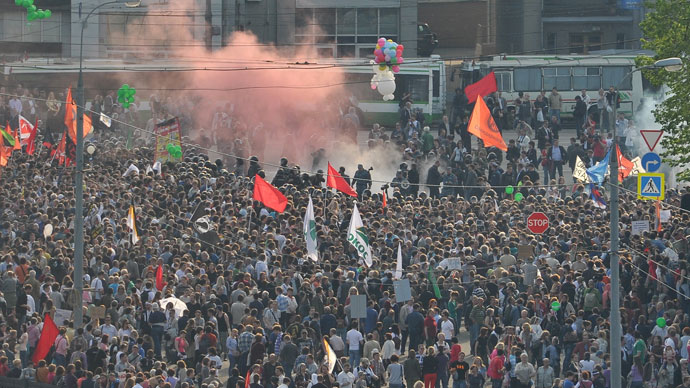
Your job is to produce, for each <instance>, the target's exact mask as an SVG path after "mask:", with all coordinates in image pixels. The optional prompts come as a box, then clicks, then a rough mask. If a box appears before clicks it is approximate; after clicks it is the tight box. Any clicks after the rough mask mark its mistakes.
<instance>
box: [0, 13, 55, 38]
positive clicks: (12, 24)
mask: <svg viewBox="0 0 690 388" xmlns="http://www.w3.org/2000/svg"><path fill="white" fill-rule="evenodd" d="M0 40H3V41H8V42H32V43H52V42H57V43H59V42H61V41H62V13H60V12H54V13H53V16H51V17H50V18H48V19H42V20H40V19H37V20H34V21H31V22H27V21H26V13H25V12H10V11H8V12H3V14H1V15H0Z"/></svg>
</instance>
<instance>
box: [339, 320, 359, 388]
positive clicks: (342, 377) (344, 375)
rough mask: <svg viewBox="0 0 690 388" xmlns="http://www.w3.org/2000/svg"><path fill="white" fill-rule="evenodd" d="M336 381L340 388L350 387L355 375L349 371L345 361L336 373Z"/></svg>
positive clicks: (348, 365)
mask: <svg viewBox="0 0 690 388" xmlns="http://www.w3.org/2000/svg"><path fill="white" fill-rule="evenodd" d="M353 330H354V329H353ZM337 381H338V385H339V386H340V388H352V384H353V383H354V382H355V375H354V374H352V372H350V364H348V363H345V365H343V371H342V372H340V373H338V378H337Z"/></svg>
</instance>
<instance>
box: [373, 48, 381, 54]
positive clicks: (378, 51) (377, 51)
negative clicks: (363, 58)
mask: <svg viewBox="0 0 690 388" xmlns="http://www.w3.org/2000/svg"><path fill="white" fill-rule="evenodd" d="M382 53H383V52H382V51H381V49H376V50H374V55H381V54H382Z"/></svg>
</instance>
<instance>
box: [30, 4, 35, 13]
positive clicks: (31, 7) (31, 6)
mask: <svg viewBox="0 0 690 388" xmlns="http://www.w3.org/2000/svg"><path fill="white" fill-rule="evenodd" d="M28 10H29V12H31V11H33V12H36V6H35V5H33V4H31V5H30V6H29V8H28Z"/></svg>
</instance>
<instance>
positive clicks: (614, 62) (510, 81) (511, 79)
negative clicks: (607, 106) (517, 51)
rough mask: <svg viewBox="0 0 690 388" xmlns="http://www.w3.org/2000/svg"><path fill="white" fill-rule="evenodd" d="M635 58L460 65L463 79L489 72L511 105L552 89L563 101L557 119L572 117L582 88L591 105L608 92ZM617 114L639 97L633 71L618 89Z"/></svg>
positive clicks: (516, 59) (512, 58)
mask: <svg viewBox="0 0 690 388" xmlns="http://www.w3.org/2000/svg"><path fill="white" fill-rule="evenodd" d="M635 57H636V55H628V56H626V55H601V56H600V55H584V56H583V55H563V56H560V55H559V56H519V55H505V56H496V57H493V58H492V59H491V60H482V61H476V62H468V61H466V62H464V63H463V64H462V75H463V80H465V82H467V81H468V80H470V82H474V81H477V80H478V79H479V78H481V77H482V76H484V75H486V74H488V73H489V72H491V71H493V72H495V74H496V83H497V86H498V90H499V91H501V92H502V96H503V97H504V98H505V99H506V102H507V104H508V105H509V106H510V105H513V102H514V101H515V99H516V98H517V97H518V93H519V92H523V93H525V94H529V95H530V99H531V100H533V101H534V99H536V97H537V95H539V93H540V92H541V91H542V90H545V91H546V92H547V96H548V93H550V92H551V89H552V88H553V87H556V88H557V89H558V91H559V93H560V94H561V96H562V98H563V108H562V109H561V117H565V118H572V114H573V109H574V107H575V96H577V95H579V94H580V92H581V91H582V90H583V89H585V90H587V95H588V96H589V97H590V99H591V102H592V103H596V101H597V98H598V96H599V89H601V88H603V89H604V90H608V89H609V87H610V86H615V85H618V84H619V83H620V81H621V80H622V79H623V77H624V76H625V75H626V74H628V72H630V70H632V69H633V67H634V66H635ZM619 91H620V99H621V105H620V108H619V111H620V112H622V113H625V114H626V115H630V114H632V113H633V112H634V111H635V109H636V108H637V107H638V105H639V104H640V100H641V99H642V97H643V77H642V74H641V72H635V73H633V74H632V76H630V77H628V78H626V79H625V81H624V82H623V83H622V84H621V85H620V87H619Z"/></svg>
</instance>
